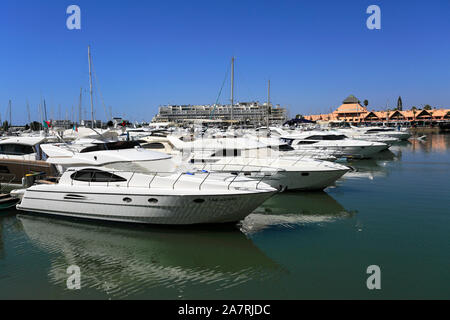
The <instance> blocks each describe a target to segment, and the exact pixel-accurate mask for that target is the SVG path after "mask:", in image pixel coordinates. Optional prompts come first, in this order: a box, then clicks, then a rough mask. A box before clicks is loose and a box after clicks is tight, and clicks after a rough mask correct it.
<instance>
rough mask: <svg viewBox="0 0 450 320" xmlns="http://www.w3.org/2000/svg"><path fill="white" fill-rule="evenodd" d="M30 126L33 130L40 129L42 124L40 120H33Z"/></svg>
mask: <svg viewBox="0 0 450 320" xmlns="http://www.w3.org/2000/svg"><path fill="white" fill-rule="evenodd" d="M30 128H31V130H33V131H39V130H41V129H42V124H41V123H40V122H37V121H33V122H32V123H30Z"/></svg>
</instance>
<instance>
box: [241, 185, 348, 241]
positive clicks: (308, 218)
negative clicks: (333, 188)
mask: <svg viewBox="0 0 450 320" xmlns="http://www.w3.org/2000/svg"><path fill="white" fill-rule="evenodd" d="M355 213H356V212H354V211H348V210H346V209H345V208H344V207H342V205H341V204H339V202H337V201H336V200H335V199H334V198H333V197H332V196H330V195H329V194H328V193H326V192H283V193H278V194H276V195H274V196H272V197H271V198H270V199H268V200H266V201H265V202H264V203H263V204H262V205H261V206H259V207H258V208H257V209H256V210H255V211H253V213H252V214H250V215H249V216H247V218H245V220H244V221H243V222H242V225H241V230H242V231H243V232H244V233H255V232H258V231H261V230H263V229H266V228H269V227H277V228H280V227H281V228H293V227H295V226H298V225H304V224H310V223H323V222H332V221H334V220H336V219H341V218H351V217H352V216H353V215H354V214H355Z"/></svg>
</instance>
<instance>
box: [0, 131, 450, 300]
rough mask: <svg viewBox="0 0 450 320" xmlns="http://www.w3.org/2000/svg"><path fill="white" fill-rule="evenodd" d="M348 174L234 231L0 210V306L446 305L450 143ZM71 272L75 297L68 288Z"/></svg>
mask: <svg viewBox="0 0 450 320" xmlns="http://www.w3.org/2000/svg"><path fill="white" fill-rule="evenodd" d="M350 164H351V165H352V166H354V167H355V168H357V169H358V171H357V172H353V173H350V174H348V175H346V176H345V177H344V178H343V179H342V180H340V181H339V182H338V183H337V185H336V187H333V188H329V189H328V190H326V192H321V193H284V194H279V195H276V196H275V197H273V198H271V199H269V200H268V201H267V202H266V203H264V205H263V206H261V207H260V208H258V209H257V210H256V211H255V212H254V213H253V214H252V215H250V216H249V217H248V218H247V219H246V221H245V222H244V223H243V224H242V226H240V227H233V226H225V227H210V226H209V227H201V228H187V229H186V228H160V227H148V226H128V225H127V226H125V225H117V224H115V225H111V224H93V223H80V222H73V221H66V220H60V219H50V218H44V217H35V216H29V215H22V214H20V215H19V214H17V212H15V211H9V212H4V211H2V212H1V213H0V299H12V298H25V299H123V298H128V299H135V298H136V299H316V298H319V299H320V298H326V299H380V298H384V299H418V298H420V299H422V298H423V299H427V298H438V299H439V298H440V299H450V135H437V134H435V135H428V136H427V140H425V141H424V142H419V141H417V140H413V141H412V142H405V143H401V144H399V145H396V146H393V147H391V149H390V151H387V152H384V153H382V154H380V155H379V157H378V158H377V159H372V160H360V161H354V162H352V163H350ZM374 264H375V265H378V266H380V268H381V290H375V291H373V290H368V289H367V287H366V279H367V277H368V275H367V274H366V269H367V267H368V266H369V265H374ZM70 265H77V266H79V267H80V268H81V286H82V288H81V290H76V291H71V290H68V289H67V288H66V280H67V277H68V275H67V273H66V269H67V268H68V266H70Z"/></svg>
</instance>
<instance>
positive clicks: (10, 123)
mask: <svg viewBox="0 0 450 320" xmlns="http://www.w3.org/2000/svg"><path fill="white" fill-rule="evenodd" d="M11 118H12V116H11V100H9V127H11V125H12V120H11Z"/></svg>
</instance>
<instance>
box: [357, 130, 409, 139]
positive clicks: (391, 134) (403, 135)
mask: <svg viewBox="0 0 450 320" xmlns="http://www.w3.org/2000/svg"><path fill="white" fill-rule="evenodd" d="M353 130H355V131H357V132H359V133H360V134H361V135H364V136H372V135H374V136H379V137H387V138H395V139H398V140H408V139H409V138H411V133H410V132H409V131H408V130H407V129H400V130H396V129H395V128H389V127H360V128H359V127H358V128H357V127H354V128H353Z"/></svg>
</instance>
